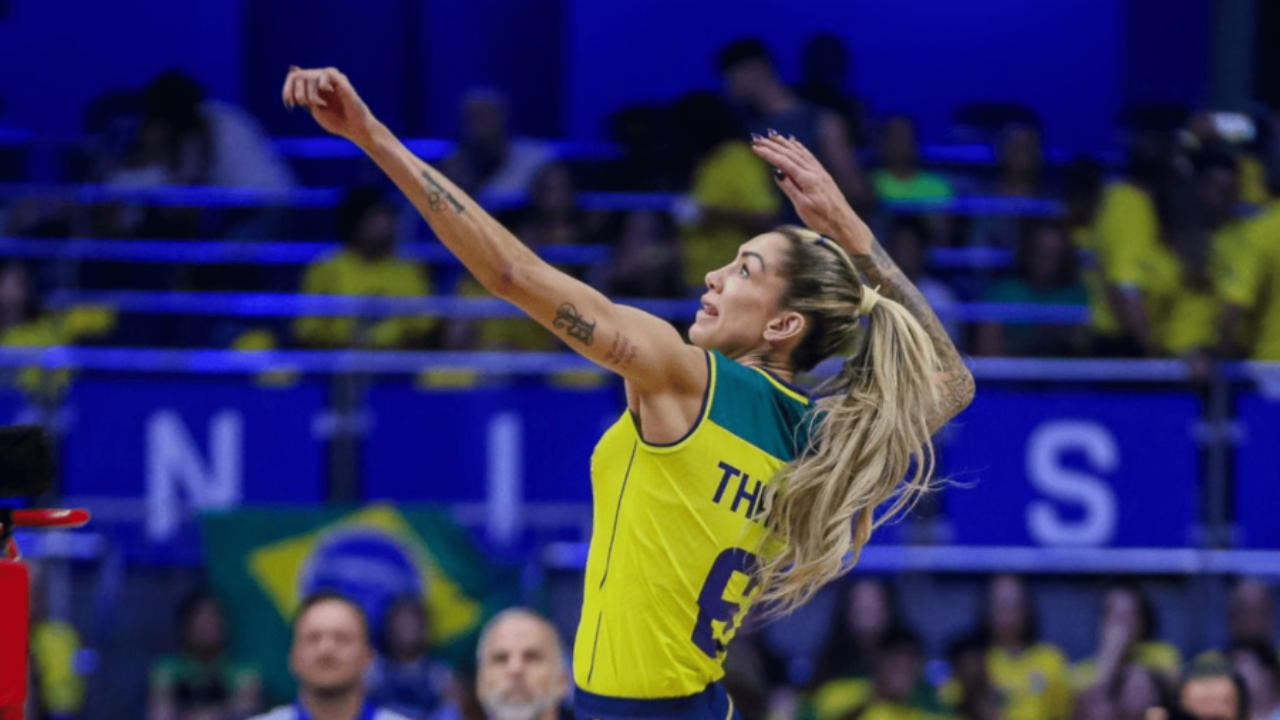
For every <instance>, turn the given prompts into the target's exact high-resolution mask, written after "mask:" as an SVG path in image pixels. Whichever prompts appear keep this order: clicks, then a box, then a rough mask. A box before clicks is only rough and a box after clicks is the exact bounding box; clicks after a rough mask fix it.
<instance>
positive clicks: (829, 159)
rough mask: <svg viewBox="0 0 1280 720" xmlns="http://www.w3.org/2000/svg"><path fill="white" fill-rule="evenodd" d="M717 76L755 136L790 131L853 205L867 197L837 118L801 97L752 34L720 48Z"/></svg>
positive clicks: (861, 204) (845, 131) (860, 204)
mask: <svg viewBox="0 0 1280 720" xmlns="http://www.w3.org/2000/svg"><path fill="white" fill-rule="evenodd" d="M719 70H720V77H721V78H722V79H723V80H724V83H725V89H726V91H727V93H728V97H729V101H730V102H731V103H733V104H734V105H736V106H738V107H739V108H740V109H741V111H742V113H743V125H744V126H745V127H746V129H747V130H748V131H750V132H752V133H755V134H757V135H764V134H765V133H768V132H769V131H771V130H772V131H776V132H777V133H778V134H780V135H790V136H794V137H795V139H796V140H799V141H800V142H801V143H803V144H804V146H805V147H807V148H809V149H810V150H811V151H812V152H813V154H814V155H815V156H816V157H817V158H818V160H819V161H821V162H822V165H823V167H825V168H827V170H828V171H829V172H830V173H831V177H832V178H833V179H834V180H835V181H836V185H837V186H838V187H839V188H840V190H841V192H843V193H844V195H845V197H847V198H849V201H850V202H851V203H853V205H854V207H864V206H866V205H867V204H868V203H869V202H870V201H871V192H870V188H869V187H868V185H867V181H866V177H865V176H864V175H863V172H862V169H861V167H859V165H858V160H857V157H856V155H855V154H854V152H853V148H852V147H851V146H850V145H849V131H848V129H847V128H846V127H845V124H844V121H843V120H842V119H841V117H840V116H839V115H838V114H836V113H834V112H832V111H830V110H826V109H824V108H820V107H818V106H816V105H813V104H812V103H810V102H808V101H807V100H803V99H801V98H800V97H799V96H798V95H796V93H795V92H793V91H792V90H791V88H789V87H787V86H786V84H784V83H783V82H782V80H781V79H780V78H779V77H778V72H777V70H776V68H775V67H774V64H773V58H772V57H771V56H770V54H769V49H768V48H767V47H765V44H764V43H763V42H762V41H760V40H759V39H756V38H748V39H741V40H735V41H733V42H731V43H729V44H728V45H726V46H724V48H722V49H721V50H720V55H719Z"/></svg>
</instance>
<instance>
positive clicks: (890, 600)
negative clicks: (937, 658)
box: [804, 578, 935, 720]
mask: <svg viewBox="0 0 1280 720" xmlns="http://www.w3.org/2000/svg"><path fill="white" fill-rule="evenodd" d="M829 628H830V629H829V630H828V635H827V642H826V643H825V644H824V645H823V647H822V650H821V652H820V654H819V656H818V660H817V663H816V666H815V668H814V673H813V678H812V680H811V682H810V683H809V687H810V688H811V692H810V693H809V695H810V697H809V699H808V700H807V701H806V702H805V703H804V706H805V707H806V712H807V713H808V714H812V715H813V716H814V717H816V718H817V719H818V720H834V719H836V718H840V717H843V716H844V715H845V714H846V713H849V712H852V711H854V710H856V709H857V708H859V707H861V706H863V705H865V704H866V703H867V702H868V701H869V698H870V697H871V694H872V685H873V684H874V682H875V680H874V678H875V674H876V669H877V668H878V667H880V664H879V661H880V657H879V654H880V651H881V649H882V648H883V647H885V646H886V642H887V640H888V639H891V638H895V637H896V638H901V637H902V636H903V635H904V634H908V635H909V634H910V632H909V629H908V628H907V625H906V621H905V620H904V618H903V617H902V609H901V605H900V603H899V602H898V597H897V593H896V592H895V591H894V587H893V585H891V584H889V583H887V582H885V581H883V580H879V579H875V578H859V579H858V580H856V581H855V582H853V583H851V584H849V585H847V586H846V588H845V590H844V592H843V593H842V595H841V599H840V602H838V603H837V604H836V606H835V614H834V615H833V617H832V618H831V620H830V623H829ZM933 696H934V693H933V690H932V688H930V687H929V685H928V683H927V682H926V681H924V680H923V679H921V680H919V681H918V682H916V683H915V685H914V687H913V688H912V689H911V693H910V699H911V704H912V705H913V706H916V707H926V708H928V707H933V706H934V705H935V703H934V701H933Z"/></svg>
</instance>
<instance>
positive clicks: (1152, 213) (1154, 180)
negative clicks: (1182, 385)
mask: <svg viewBox="0 0 1280 720" xmlns="http://www.w3.org/2000/svg"><path fill="white" fill-rule="evenodd" d="M1173 172H1174V171H1173V146H1172V141H1171V139H1170V138H1168V137H1165V136H1163V135H1141V136H1139V137H1137V138H1135V140H1134V142H1133V145H1132V147H1131V148H1130V152H1129V167H1128V172H1127V176H1126V177H1125V179H1123V180H1120V181H1118V182H1115V183H1112V184H1111V185H1109V186H1108V187H1107V188H1106V189H1105V190H1104V192H1103V195H1102V203H1101V206H1100V207H1099V209H1098V216H1097V220H1096V225H1095V228H1094V232H1093V239H1094V245H1093V247H1092V250H1093V255H1094V263H1095V264H1096V268H1097V272H1098V274H1099V276H1100V277H1101V281H1102V284H1104V285H1105V288H1106V289H1105V294H1106V295H1107V297H1108V298H1111V300H1112V302H1111V306H1112V307H1113V308H1114V309H1115V310H1116V312H1115V313H1114V316H1115V317H1114V324H1113V323H1111V322H1108V320H1110V319H1111V318H1107V317H1106V316H1105V315H1095V318H1094V319H1095V326H1094V334H1095V335H1094V353H1095V354H1097V355H1104V356H1110V357H1139V356H1144V355H1145V356H1147V357H1159V356H1160V355H1162V354H1163V348H1162V345H1161V342H1160V339H1161V338H1160V336H1159V334H1158V330H1159V328H1158V326H1157V325H1156V324H1155V323H1154V320H1153V318H1152V309H1153V308H1150V307H1149V306H1148V303H1147V302H1144V294H1145V293H1144V291H1145V290H1146V289H1147V287H1148V285H1149V284H1150V279H1149V277H1148V276H1149V275H1150V274H1152V273H1151V271H1152V269H1153V268H1155V267H1157V266H1164V267H1167V266H1169V264H1170V262H1171V259H1170V258H1169V255H1168V253H1167V250H1166V248H1165V244H1164V242H1163V236H1164V230H1163V227H1162V226H1163V223H1162V219H1161V213H1160V212H1158V211H1157V207H1158V204H1157V198H1167V195H1168V193H1167V189H1168V187H1169V186H1170V184H1171V183H1172V181H1173ZM1167 204H1168V203H1165V202H1161V203H1160V205H1166V206H1167ZM1098 309H1100V308H1099V307H1098V306H1095V310H1098Z"/></svg>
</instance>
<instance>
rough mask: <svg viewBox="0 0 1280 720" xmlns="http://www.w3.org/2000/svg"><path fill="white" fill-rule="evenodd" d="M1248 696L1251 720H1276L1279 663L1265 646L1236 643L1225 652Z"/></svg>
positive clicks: (1278, 718)
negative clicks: (1227, 653) (1227, 652)
mask: <svg viewBox="0 0 1280 720" xmlns="http://www.w3.org/2000/svg"><path fill="white" fill-rule="evenodd" d="M1229 656H1230V660H1231V664H1232V665H1233V666H1234V667H1235V671H1236V674H1237V675H1239V676H1240V679H1241V680H1242V681H1243V682H1244V686H1245V689H1246V690H1247V691H1248V695H1249V707H1250V709H1251V711H1252V713H1253V714H1252V720H1280V660H1278V659H1277V658H1276V650H1275V648H1274V647H1272V646H1271V645H1269V644H1263V643H1259V642H1237V643H1232V644H1231V649H1230V652H1229Z"/></svg>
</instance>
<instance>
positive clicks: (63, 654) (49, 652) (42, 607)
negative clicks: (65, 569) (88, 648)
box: [27, 563, 85, 720]
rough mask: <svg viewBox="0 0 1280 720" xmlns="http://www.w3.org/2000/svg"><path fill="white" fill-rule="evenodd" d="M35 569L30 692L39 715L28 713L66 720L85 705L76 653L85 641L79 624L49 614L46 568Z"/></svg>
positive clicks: (34, 565) (35, 566)
mask: <svg viewBox="0 0 1280 720" xmlns="http://www.w3.org/2000/svg"><path fill="white" fill-rule="evenodd" d="M28 565H29V566H30V568H31V636H30V638H31V662H30V667H29V670H30V674H31V676H32V679H33V682H32V685H31V689H32V692H31V693H30V695H31V697H30V699H31V701H32V702H33V704H34V706H35V708H34V709H36V710H38V712H39V715H36V714H35V713H30V714H28V716H27V717H28V719H29V720H36V719H37V718H47V719H48V720H64V719H67V718H73V717H76V716H78V715H79V714H80V711H81V709H82V708H83V707H84V696H85V679H84V678H83V677H81V676H80V673H79V672H78V671H77V669H76V656H77V655H79V653H80V652H81V647H82V646H83V642H82V640H81V638H80V633H79V631H77V630H76V628H75V626H74V625H72V624H71V623H69V622H67V621H65V620H59V619H55V618H53V617H50V616H49V588H48V586H47V585H46V584H45V583H44V573H43V571H42V570H43V568H42V567H41V566H40V565H39V564H38V563H28Z"/></svg>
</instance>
